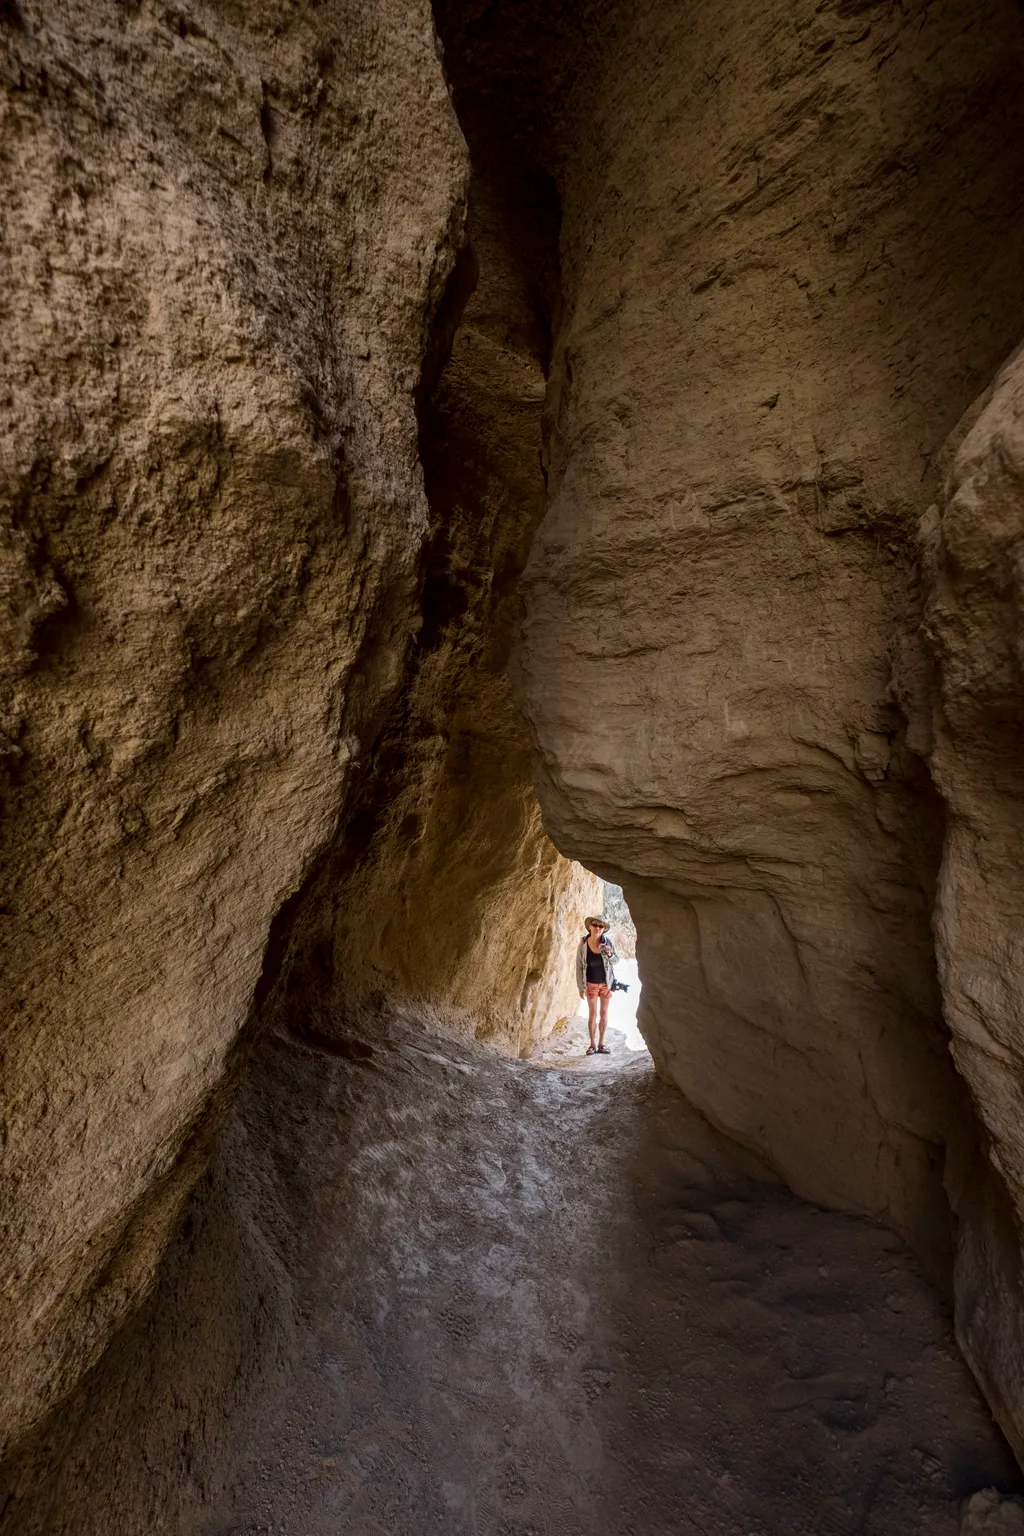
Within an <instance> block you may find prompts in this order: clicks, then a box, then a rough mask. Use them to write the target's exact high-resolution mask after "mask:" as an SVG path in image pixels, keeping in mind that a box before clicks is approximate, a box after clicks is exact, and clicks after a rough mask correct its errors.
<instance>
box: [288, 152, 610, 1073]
mask: <svg viewBox="0 0 1024 1536" xmlns="http://www.w3.org/2000/svg"><path fill="white" fill-rule="evenodd" d="M474 171H475V174H474V179H473V185H472V191H471V196H470V205H469V224H468V231H469V236H470V241H471V245H470V247H469V253H470V256H471V262H472V265H473V267H474V269H475V272H476V276H477V285H476V288H475V290H474V292H473V293H472V296H471V297H470V298H469V300H468V303H467V305H466V309H465V312H464V314H463V317H462V322H461V324H460V325H459V327H458V329H457V331H456V334H455V336H454V338H453V345H452V351H451V356H450V358H449V360H448V363H447V366H446V367H445V369H444V372H443V374H442V376H441V378H440V380H439V383H438V386H437V388H436V390H435V391H434V393H433V395H432V398H431V400H430V403H429V405H428V407H427V408H426V410H425V411H424V419H423V429H422V433H421V439H420V446H421V452H422V455H423V467H424V476H425V481H426V489H427V495H428V499H429V505H430V523H431V533H430V539H429V544H428V551H427V556H426V560H425V569H424V584H423V593H422V608H423V625H422V628H421V630H420V632H419V635H418V637H417V644H416V650H415V653H414V656H413V661H412V666H411V668H410V675H409V680H408V684H407V686H406V687H405V688H404V689H403V692H402V694H401V696H400V698H399V699H398V700H397V701H396V704H395V707H394V709H393V711H392V714H391V716H390V718H389V720H388V722H387V725H386V727H385V729H384V731H383V732H382V735H381V739H380V742H379V743H378V745H377V748H376V752H375V757H374V769H373V772H372V774H371V775H370V776H369V777H368V779H367V780H366V783H365V785H364V787H363V792H362V794H361V796H360V800H359V803H358V805H357V807H356V808H355V810H354V812H353V814H352V816H351V818H350V820H349V822H348V825H347V827H346V831H345V836H344V838H343V839H342V840H341V841H340V842H339V845H338V849H337V852H336V853H335V855H334V856H333V857H332V858H331V859H330V860H329V861H328V862H327V864H326V866H325V869H324V871H323V872H322V874H321V876H320V878H319V879H318V880H317V882H316V883H315V884H314V885H313V887H312V888H311V890H310V891H309V893H308V896H307V898H306V899H305V901H304V903H303V906H302V910H301V912H300V913H299V914H297V916H296V922H295V932H296V953H295V957H294V960H293V964H292V968H291V972H290V978H291V979H290V986H291V990H292V993H293V995H296V996H297V995H298V994H300V993H303V992H305V993H306V994H307V995H308V993H309V991H310V988H311V986H312V987H319V988H321V989H323V988H326V989H327V991H328V993H330V994H333V995H334V996H335V997H336V998H337V1000H338V1001H339V1002H341V1001H344V1002H345V1003H346V1004H347V1005H349V1006H351V1005H352V1004H353V1003H356V1002H358V1001H362V1000H365V999H368V998H371V997H376V998H378V999H384V998H388V999H401V1000H405V1001H407V1002H415V1003H416V1004H417V1005H418V1006H419V1007H421V1008H423V1007H427V1008H429V1009H431V1010H432V1012H433V1015H434V1017H436V1018H438V1019H439V1020H441V1021H443V1023H444V1024H445V1025H446V1027H448V1028H452V1029H455V1030H457V1031H458V1032H460V1033H469V1034H472V1035H474V1036H475V1037H476V1038H478V1039H486V1040H489V1041H491V1042H492V1043H493V1044H495V1045H497V1046H498V1047H499V1048H501V1049H503V1050H506V1051H511V1052H513V1053H514V1054H526V1053H527V1052H528V1051H529V1049H530V1048H531V1047H532V1046H533V1045H534V1044H535V1043H536V1042H537V1040H538V1039H539V1038H540V1037H542V1036H543V1035H544V1034H545V1033H547V1032H548V1031H550V1029H551V1028H552V1027H553V1026H554V1025H555V1024H556V1023H557V1022H558V1020H559V1019H560V1018H564V1017H565V1016H566V1014H569V1013H572V1012H574V1011H575V1008H576V1006H577V1002H578V997H577V993H576V985H575V971H574V954H575V945H576V942H577V941H578V937H579V934H580V933H581V932H582V923H583V918H584V916H585V915H586V913H587V912H589V911H593V910H600V906H601V897H600V885H599V882H598V880H597V879H596V877H595V876H593V875H590V874H587V873H586V872H585V871H584V870H582V869H580V868H579V867H578V866H573V865H572V864H571V863H570V862H569V861H568V860H567V859H565V858H563V857H562V856H561V855H560V854H559V853H558V852H557V851H556V849H555V848H554V846H553V845H552V844H551V842H550V841H549V839H548V837H547V834H546V833H545V831H544V829H543V827H542V825H541V820H540V811H539V808H538V805H537V799H536V795H535V793H534V790H533V784H532V763H531V753H530V742H529V737H528V734H527V731H526V728H525V725H524V722H523V720H522V717H521V716H520V715H519V714H518V712H517V711H516V709H515V707H514V705H513V703H512V699H511V695H510V691H509V685H508V680H507V678H506V675H505V668H506V663H507V660H508V654H509V650H510V648H511V645H512V640H513V635H514V630H515V625H516V622H517V620H518V618H519V606H518V599H517V583H518V579H519V576H520V574H521V572H522V569H523V566H524V565H525V562H526V558H527V555H528V552H529V548H530V541H531V539H532V537H533V533H534V530H535V528H536V526H537V524H538V522H539V521H540V518H541V516H542V515H543V511H544V476H543V473H542V469H541V463H540V447H541V411H542V406H543V402H544V392H545V368H546V365H547V360H548V353H549V349H550V331H549V325H550V318H551V313H552V310H553V307H554V302H555V299H556V296H557V291H558V267H557V239H558V207H557V202H556V201H555V200H554V199H553V197H552V195H551V193H550V189H548V188H547V187H546V185H545V184H544V182H543V181H541V184H540V185H539V186H538V185H537V184H536V183H531V182H530V181H529V180H527V179H524V178H515V176H514V175H513V177H511V178H510V177H509V175H508V174H507V171H506V173H505V175H504V176H501V175H499V174H498V173H497V172H496V171H495V170H494V169H493V168H492V167H491V166H489V165H488V163H487V161H486V159H485V160H484V162H483V164H482V165H481V164H477V165H475V167H474Z"/></svg>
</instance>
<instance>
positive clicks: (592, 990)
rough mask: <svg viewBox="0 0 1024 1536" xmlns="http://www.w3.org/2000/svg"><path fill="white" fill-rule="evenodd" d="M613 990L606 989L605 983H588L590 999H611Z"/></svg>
mask: <svg viewBox="0 0 1024 1536" xmlns="http://www.w3.org/2000/svg"><path fill="white" fill-rule="evenodd" d="M611 995H612V994H611V989H610V988H609V987H606V986H605V984H604V982H603V981H588V982H587V996H588V997H611Z"/></svg>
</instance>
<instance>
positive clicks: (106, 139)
mask: <svg viewBox="0 0 1024 1536" xmlns="http://www.w3.org/2000/svg"><path fill="white" fill-rule="evenodd" d="M0 48H2V55H0V56H2V59H3V66H2V67H3V87H4V89H3V95H2V107H0V111H2V114H3V116H2V123H0V177H2V184H3V193H2V197H0V208H2V218H3V245H2V257H0V260H2V273H3V277H2V283H0V304H2V315H0V326H2V349H3V362H2V399H0V411H2V417H0V422H2V427H0V430H2V437H0V467H2V509H3V518H4V529H5V532H4V543H3V550H4V553H3V567H2V570H3V575H2V597H3V609H4V612H3V620H4V624H5V646H4V687H5V692H4V698H3V731H4V738H3V744H4V752H5V757H4V766H5V768H6V770H7V775H8V776H7V779H6V781H5V786H4V799H5V804H4V823H5V836H6V849H5V874H4V883H5V913H4V917H3V924H4V938H5V943H4V962H3V963H4V977H3V987H4V998H5V1009H6V1014H7V1017H6V1021H5V1033H4V1060H3V1077H4V1085H5V1097H4V1102H3V1127H2V1141H3V1146H4V1167H3V1186H2V1194H0V1276H2V1278H0V1296H2V1301H0V1379H2V1383H3V1386H2V1394H3V1396H2V1403H0V1427H2V1437H3V1438H6V1437H8V1436H11V1435H15V1434H17V1433H18V1432H19V1431H20V1430H21V1429H23V1428H24V1427H25V1425H26V1424H27V1423H28V1422H29V1421H30V1420H31V1419H32V1418H34V1417H35V1416H36V1415H37V1414H38V1413H39V1412H40V1411H41V1410H42V1409H43V1408H45V1407H46V1406H47V1405H48V1404H50V1403H51V1402H52V1401H53V1400H54V1399H55V1398H57V1397H59V1396H60V1395H61V1394H62V1393H63V1392H65V1391H66V1390H67V1388H68V1387H69V1386H70V1385H71V1384H72V1383H73V1382H74V1380H75V1379H76V1377H77V1376H78V1375H79V1373H80V1372H81V1370H82V1369H83V1368H84V1367H85V1366H87V1365H88V1364H89V1363H90V1362H91V1361H92V1360H93V1359H95V1357H96V1356H97V1354H98V1353H99V1351H100V1350H101V1349H102V1348H103V1346H104V1344H105V1343H106V1341H107V1339H108V1337H109V1335H110V1332H111V1330H112V1329H113V1328H115V1327H116V1326H117V1324H118V1323H119V1322H120V1320H121V1319H122V1318H123V1317H124V1316H125V1315H126V1313H127V1311H128V1310H129V1309H130V1308H131V1307H132V1306H133V1305H135V1304H136V1302H137V1301H138V1299H139V1298H140V1296H141V1295H142V1294H144V1292H145V1289H146V1287H147V1286H148V1285H149V1283H150V1281H151V1278H152V1275H153V1270H154V1265H155V1263H156V1261H157V1259H158V1256H159V1254H160V1252H161V1249H162V1246H163V1244H164V1241H165V1239H166V1236H167V1234H168V1232H169V1230H170V1229H171V1226H172V1223H173V1220H174V1217H175V1215H176V1212H177V1210H178V1209H179V1207H180V1204H181V1201H182V1199H183V1198H184V1196H185V1195H186V1194H187V1192H188V1190H189V1188H190V1187H191V1184H192V1183H193V1182H194V1179H195V1178H196V1176H197V1174H198V1173H199V1172H200V1171H201V1168H202V1164H203V1158H204V1156H205V1143H206V1141H207V1140H208V1129H207V1128H208V1127H209V1126H210V1125H211V1124H212V1122H213V1118H215V1114H216V1110H217V1100H218V1094H219V1093H220V1092H221V1091H222V1090H223V1089H224V1087H225V1085H226V1084H227V1083H228V1082H229V1080H230V1076H231V1070H230V1069H231V1065H232V1060H233V1053H234V1051H235V1049H236V1046H237V1045H238V1042H239V1040H240V1036H241V1034H242V1031H243V1026H244V1025H245V1022H246V1019H247V1017H248V1016H249V1013H250V1008H251V1005H252V1003H253V998H254V994H255V993H256V991H257V986H258V983H259V980H260V975H261V968H263V967H264V953H265V950H266V946H267V938H268V933H269V931H270V928H271V924H272V921H273V920H274V918H275V914H277V913H278V912H279V911H280V910H281V908H282V904H283V903H284V902H285V901H286V899H287V898H288V897H289V896H290V895H291V893H293V892H295V891H296V890H297V888H298V887H299V886H300V884H301V883H302V881H303V879H304V878H305V876H306V874H307V872H308V870H309V869H310V867H311V864H312V862H313V860H314V859H315V858H316V857H317V855H318V854H319V853H320V852H321V850H322V849H323V847H324V846H325V844H326V843H327V842H328V841H329V840H330V838H331V837H332V835H333V833H334V831H335V828H336V824H337V820H338V816H339V812H340V811H341V809H342V807H343V805H344V802H345V799H346V795H347V793H348V786H349V783H350V780H351V777H352V772H353V765H354V764H355V763H357V762H358V761H359V758H360V754H361V752H362V750H363V743H364V742H365V741H367V740H369V739H371V738H372V736H373V734H374V733H375V732H376V730H377V729H378V727H379V721H380V718H381V716H382V713H383V711H384V710H385V709H386V708H387V707H388V705H389V703H390V697H391V692H392V690H393V688H394V685H395V684H396V683H397V681H398V680H399V678H400V676H401V673H402V667H403V664H404V657H405V652H406V648H407V645H408V641H409V637H410V634H411V632H412V629H413V626H414V620H415V615H416V592H417V580H418V562H419V556H420V546H421V543H422V540H423V537H424V535H425V534H426V531H427V526H428V524H427V513H426V503H425V498H424V494H423V487H422V478H421V471H420V467H419V462H418V456H417V421H416V414H415V407H414V391H415V388H416V386H417V382H418V380H419V376H420V370H421V363H422V359H423V356H424V352H425V349H426V346H427V340H428V332H429V327H430V324H431V317H432V315H433V313H434V311H435V309H436V308H437V305H438V302H439V300H440V298H441V294H442V291H443V289H444V285H445V283H446V280H447V278H448V275H449V272H450V270H451V267H452V262H453V252H454V249H455V247H456V246H457V244H458V243H459V241H460V240H461V224H462V219H463V209H464V195H465V182H466V170H467V167H466V159H465V151H464V145H463V141H462V138H461V135H460V134H459V131H458V127H457V124H456V122H455V118H454V114H453V112H452V109H451V105H450V101H449V98H448V94H447V90H446V86H445V83H444V80H443V77H442V74H441V70H440V67H439V65H438V61H437V55H436V48H435V40H434V33H433V25H432V20H431V16H430V11H429V7H428V5H427V4H426V3H423V0H387V3H385V4H383V5H381V4H379V3H374V4H356V5H354V6H353V5H349V4H341V3H340V0H331V3H327V4H322V5H320V6H319V7H318V8H317V9H316V11H315V12H314V11H312V10H310V11H309V12H308V13H307V12H302V13H299V12H295V13H293V12H290V11H288V12H286V11H283V10H282V9H281V7H279V6H277V5H271V4H269V3H267V4H250V5H246V6H244V7H239V6H236V5H234V4H231V3H228V0H224V3H221V4H216V5H211V4H206V5H202V6H190V5H183V6H181V7H178V8H176V9H175V8H162V7H160V8H150V7H143V8H141V9H140V8H137V7H134V6H130V5H119V4H116V3H114V0H109V3H100V4H97V3H95V0H78V3H76V0H67V3H64V4H61V5H60V6H53V5H50V4H43V3H33V0H18V4H17V5H7V6H5V7H4V8H3V17H2V21H0ZM266 979H267V980H268V981H269V980H272V975H270V974H268V975H267V977H266Z"/></svg>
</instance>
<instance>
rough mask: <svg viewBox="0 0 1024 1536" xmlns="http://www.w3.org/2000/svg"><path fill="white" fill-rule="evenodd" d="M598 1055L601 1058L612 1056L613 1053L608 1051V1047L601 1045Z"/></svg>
mask: <svg viewBox="0 0 1024 1536" xmlns="http://www.w3.org/2000/svg"><path fill="white" fill-rule="evenodd" d="M597 1054H598V1055H599V1056H610V1055H611V1051H610V1050H609V1049H608V1047H607V1046H606V1045H599V1046H598V1048H597Z"/></svg>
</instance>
